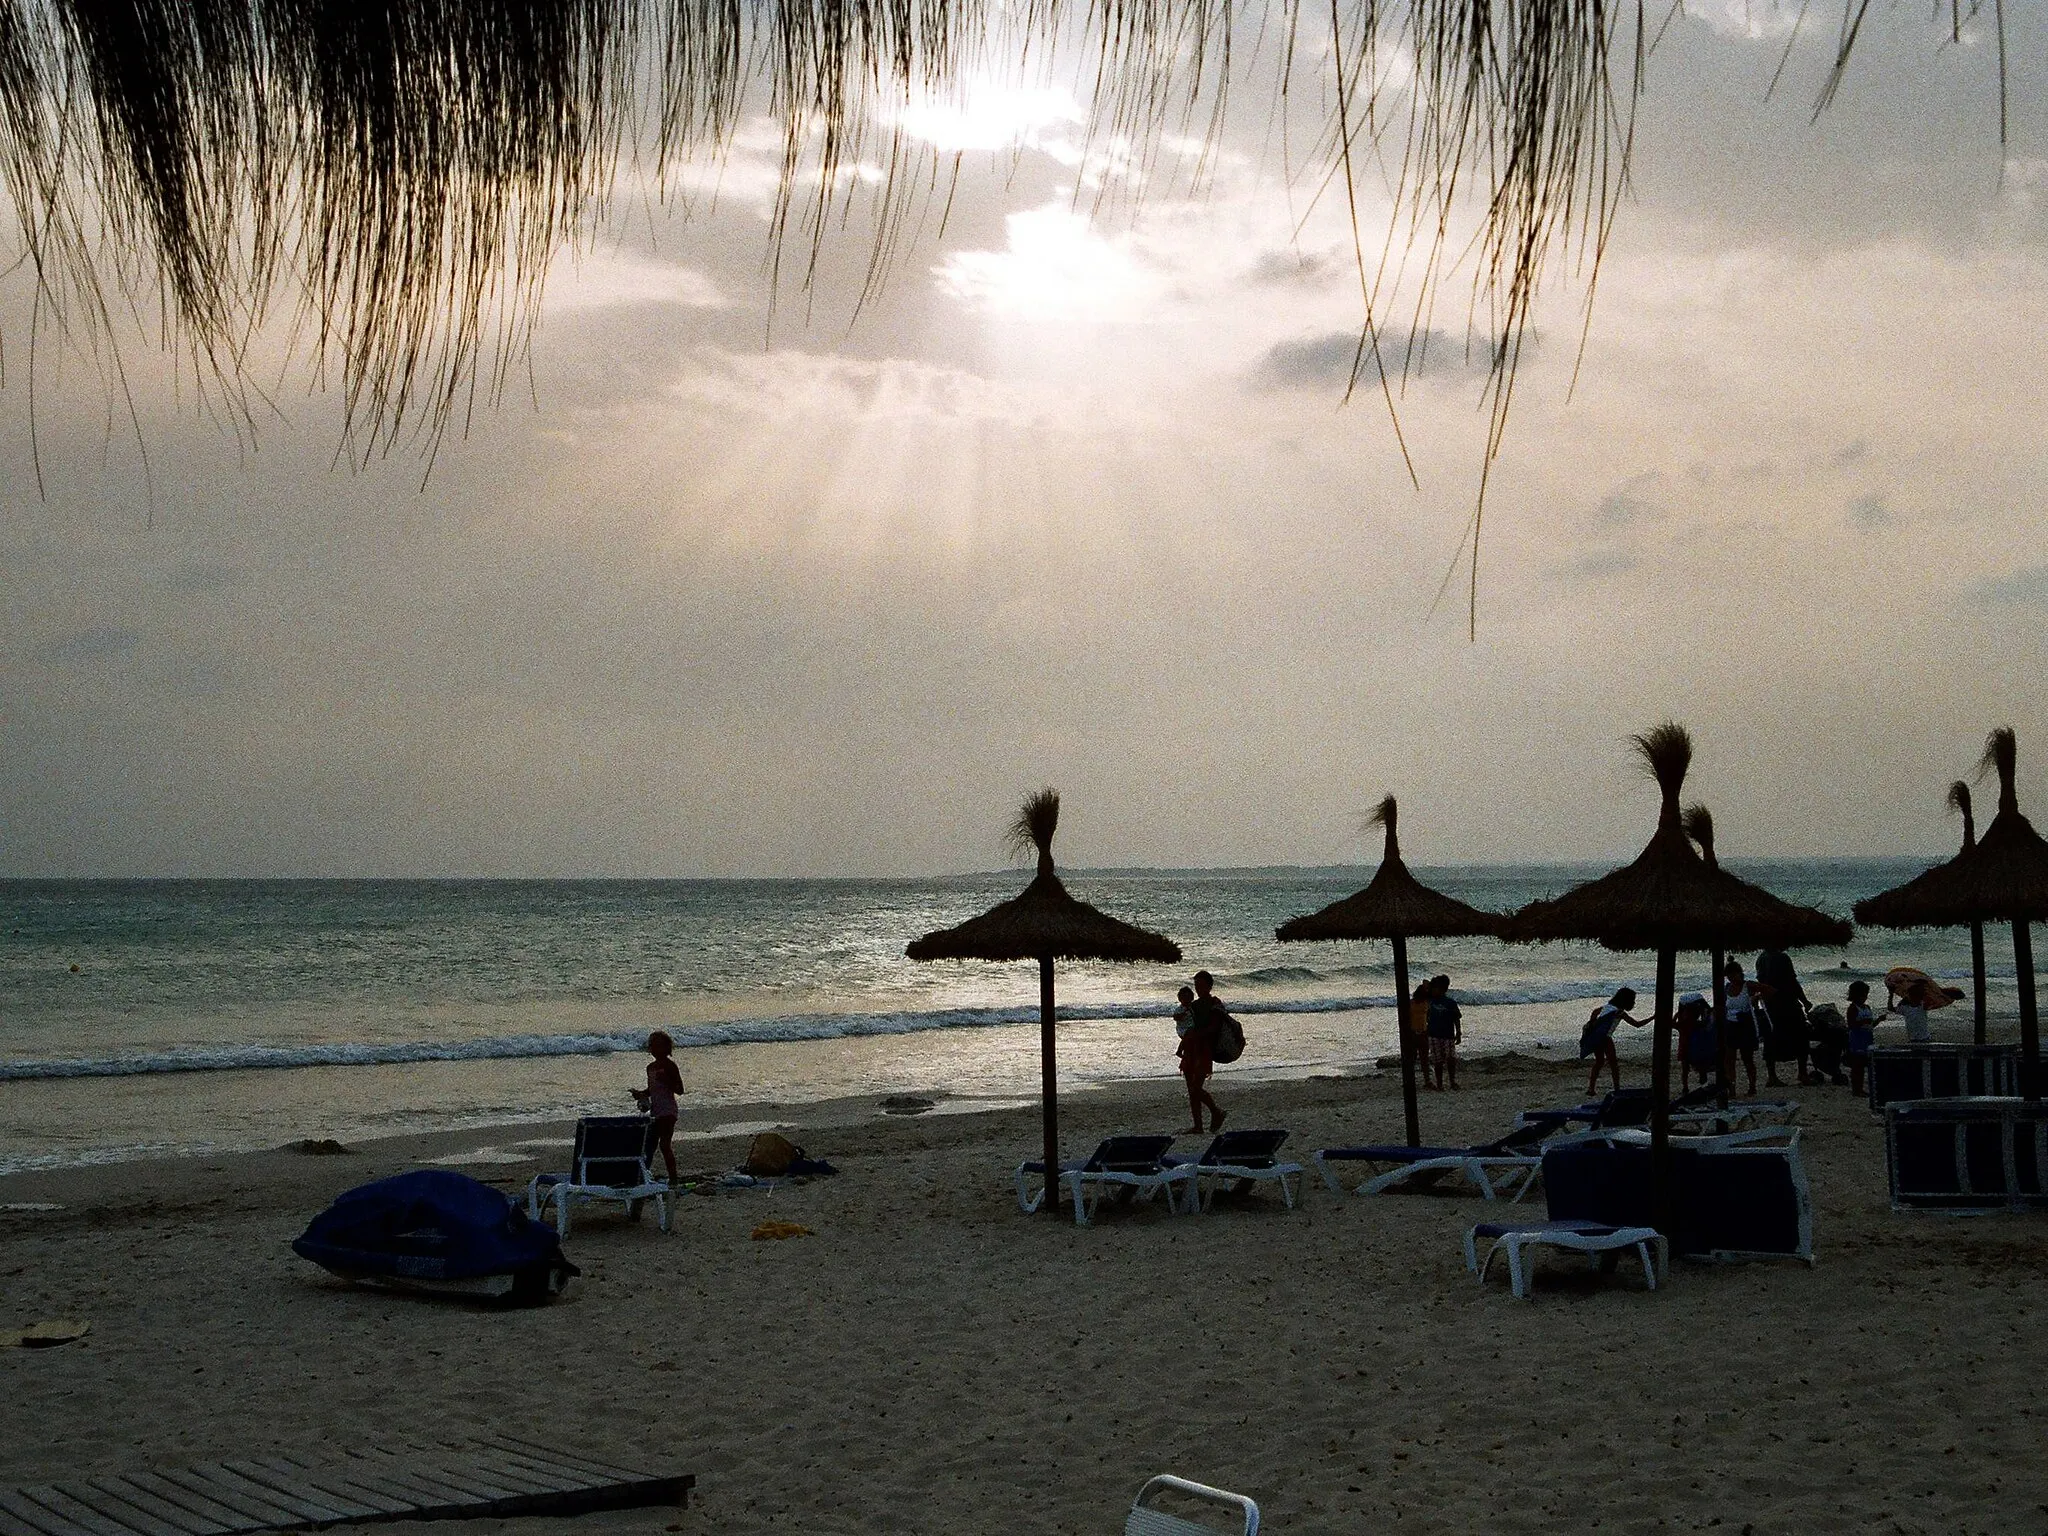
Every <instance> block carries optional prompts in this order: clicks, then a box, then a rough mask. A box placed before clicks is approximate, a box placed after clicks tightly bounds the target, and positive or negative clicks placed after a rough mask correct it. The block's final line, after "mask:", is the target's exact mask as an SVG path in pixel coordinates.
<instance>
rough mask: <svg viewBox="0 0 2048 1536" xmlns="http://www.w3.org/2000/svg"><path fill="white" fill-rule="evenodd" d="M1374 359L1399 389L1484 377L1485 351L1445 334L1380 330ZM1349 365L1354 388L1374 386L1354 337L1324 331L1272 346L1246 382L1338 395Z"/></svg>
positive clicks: (1370, 368)
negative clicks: (1452, 377)
mask: <svg viewBox="0 0 2048 1536" xmlns="http://www.w3.org/2000/svg"><path fill="white" fill-rule="evenodd" d="M1379 355H1380V360H1381V361H1382V362H1383V363H1384V364H1385V365H1386V370H1387V374H1388V377H1389V378H1391V379H1392V380H1394V382H1396V383H1399V382H1400V381H1401V380H1402V379H1403V378H1411V379H1414V378H1430V377H1441V376H1443V375H1445V374H1447V373H1449V372H1452V371H1454V370H1455V371H1458V372H1463V373H1475V374H1476V373H1481V372H1484V371H1485V368H1486V360H1487V349H1486V348H1485V347H1483V346H1481V347H1477V348H1471V347H1467V346H1465V345H1464V344H1463V343H1462V342H1459V341H1457V340H1454V339H1453V338H1452V337H1451V335H1450V334H1449V333H1448V332H1446V331H1437V330H1428V331H1413V332H1408V331H1390V330H1382V331H1381V332H1380V333H1379ZM1354 365H1356V367H1357V369H1358V372H1357V382H1359V383H1361V384H1372V385H1377V384H1378V383H1379V376H1378V373H1377V372H1376V371H1375V369H1374V368H1373V359H1372V356H1371V354H1370V353H1369V352H1368V353H1367V354H1366V355H1365V356H1364V357H1363V358H1361V357H1360V356H1359V350H1358V332H1356V331H1325V332H1323V333H1322V334H1321V335H1318V336H1302V337H1297V338H1296V339H1294V340H1292V341H1282V342H1276V343H1274V345H1273V346H1271V347H1269V348H1268V349H1267V350H1266V355H1265V356H1264V357H1262V358H1261V359H1260V360H1259V361H1258V363H1257V364H1256V365H1255V366H1254V367H1253V369H1252V370H1251V380H1252V382H1253V383H1254V384H1256V385H1257V386H1259V387H1260V388H1262V389H1326V388H1331V387H1336V388H1340V389H1341V388H1342V387H1344V386H1345V385H1347V384H1349V383H1351V382H1352V379H1353V374H1352V369H1353V367H1354Z"/></svg>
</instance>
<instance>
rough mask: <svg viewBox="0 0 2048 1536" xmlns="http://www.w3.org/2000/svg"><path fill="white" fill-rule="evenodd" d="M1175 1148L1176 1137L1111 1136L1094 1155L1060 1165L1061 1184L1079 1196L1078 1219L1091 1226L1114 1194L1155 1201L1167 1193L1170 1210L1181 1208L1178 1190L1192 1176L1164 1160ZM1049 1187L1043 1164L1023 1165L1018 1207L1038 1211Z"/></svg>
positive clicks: (1076, 1200)
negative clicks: (1033, 1183) (1110, 1193)
mask: <svg viewBox="0 0 2048 1536" xmlns="http://www.w3.org/2000/svg"><path fill="white" fill-rule="evenodd" d="M1172 1145H1173V1138H1172V1137H1171V1136H1111V1137H1110V1138H1109V1139H1108V1140H1106V1141H1104V1142H1103V1143H1102V1144H1101V1145H1099V1146H1098V1147H1096V1149H1095V1150H1094V1152H1093V1153H1091V1154H1090V1155H1089V1156H1088V1157H1086V1158H1083V1159H1082V1160H1080V1161H1078V1162H1066V1163H1062V1164H1060V1176H1059V1183H1060V1185H1061V1187H1062V1188H1064V1189H1065V1190H1066V1191H1067V1193H1068V1194H1069V1195H1071V1196H1072V1198H1073V1201H1074V1220H1075V1221H1076V1222H1078V1223H1079V1224H1080V1225H1082V1226H1084V1227H1085V1226H1087V1225H1088V1223H1089V1222H1090V1221H1092V1220H1093V1219H1094V1217H1095V1207H1096V1205H1097V1203H1098V1202H1099V1201H1100V1200H1101V1198H1102V1196H1103V1194H1104V1193H1105V1192H1108V1191H1115V1192H1116V1194H1117V1195H1118V1196H1119V1197H1121V1198H1124V1199H1138V1200H1150V1199H1151V1198H1152V1197H1153V1196H1154V1195H1156V1194H1158V1193H1159V1192H1160V1191H1161V1190H1164V1191H1165V1192H1166V1208H1167V1210H1168V1211H1177V1210H1179V1209H1180V1207H1179V1205H1178V1204H1177V1203H1176V1201H1175V1199H1174V1187H1175V1186H1176V1185H1178V1184H1181V1183H1185V1182H1187V1175H1186V1174H1184V1173H1183V1172H1182V1171H1181V1170H1180V1169H1179V1168H1175V1167H1169V1166H1168V1165H1167V1164H1166V1163H1165V1162H1163V1161H1162V1159H1163V1158H1164V1157H1165V1156H1166V1149H1167V1148H1168V1147H1170V1146H1172ZM1034 1178H1036V1179H1037V1181H1038V1188H1037V1189H1035V1190H1034V1189H1032V1188H1031V1181H1032V1180H1033V1179H1034ZM1046 1185H1047V1180H1046V1177H1045V1163H1044V1162H1043V1160H1040V1161H1038V1162H1025V1163H1019V1164H1018V1165H1017V1206H1018V1208H1019V1209H1020V1210H1022V1211H1024V1212H1025V1213H1026V1214H1027V1215H1028V1214H1030V1213H1031V1212H1033V1211H1035V1210H1037V1209H1038V1208H1039V1206H1040V1205H1042V1204H1044V1202H1045V1191H1046Z"/></svg>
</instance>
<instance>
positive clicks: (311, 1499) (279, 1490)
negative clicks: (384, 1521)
mask: <svg viewBox="0 0 2048 1536" xmlns="http://www.w3.org/2000/svg"><path fill="white" fill-rule="evenodd" d="M221 1466H222V1468H223V1469H224V1470H226V1471H229V1472H232V1473H234V1474H235V1476H237V1477H239V1478H242V1479H244V1480H245V1481H247V1482H251V1483H254V1484H255V1485H256V1486H257V1487H258V1488H261V1489H263V1490H264V1491H265V1492H267V1493H271V1494H278V1495H282V1496H283V1497H286V1498H293V1499H298V1500H299V1501H301V1502H302V1503H306V1504H318V1505H321V1506H323V1507H325V1508H328V1509H332V1510H334V1511H336V1512H337V1513H339V1514H340V1515H341V1516H342V1517H343V1518H344V1519H348V1520H367V1519H370V1518H372V1517H373V1516H378V1515H382V1514H384V1513H385V1511H384V1510H382V1509H379V1508H378V1507H377V1506H376V1505H374V1504H366V1503H364V1502H363V1501H362V1500H361V1499H352V1498H349V1497H347V1496H346V1495H343V1494H338V1493H333V1492H328V1491H324V1490H322V1489H319V1488H314V1487H312V1486H310V1485H309V1483H308V1481H307V1480H306V1479H305V1478H302V1477H299V1476H296V1475H294V1474H292V1473H280V1472H272V1471H270V1470H269V1469H267V1468H266V1467H264V1466H263V1464H262V1463H261V1462H254V1461H224V1462H222V1463H221Z"/></svg>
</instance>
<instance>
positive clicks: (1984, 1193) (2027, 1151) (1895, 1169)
mask: <svg viewBox="0 0 2048 1536" xmlns="http://www.w3.org/2000/svg"><path fill="white" fill-rule="evenodd" d="M1884 1146H1885V1165H1886V1168H1887V1171H1888V1172H1889V1175H1890V1180H1891V1191H1892V1208H1893V1209H1894V1210H1900V1211H1905V1210H1947V1211H2004V1210H2026V1209H2029V1208H2036V1209H2038V1208H2039V1207H2041V1206H2044V1205H2048V1178H2044V1174H2048V1107H2044V1106H2042V1105H2040V1104H2029V1103H2028V1102H2027V1101H2026V1100H2024V1099H2009V1098H1988V1097H1985V1098H1967V1099H1925V1100H1919V1101H1909V1102H1904V1103H1901V1102H1897V1101H1894V1102H1893V1103H1890V1104H1887V1105H1886V1106H1885V1111H1884Z"/></svg>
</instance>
